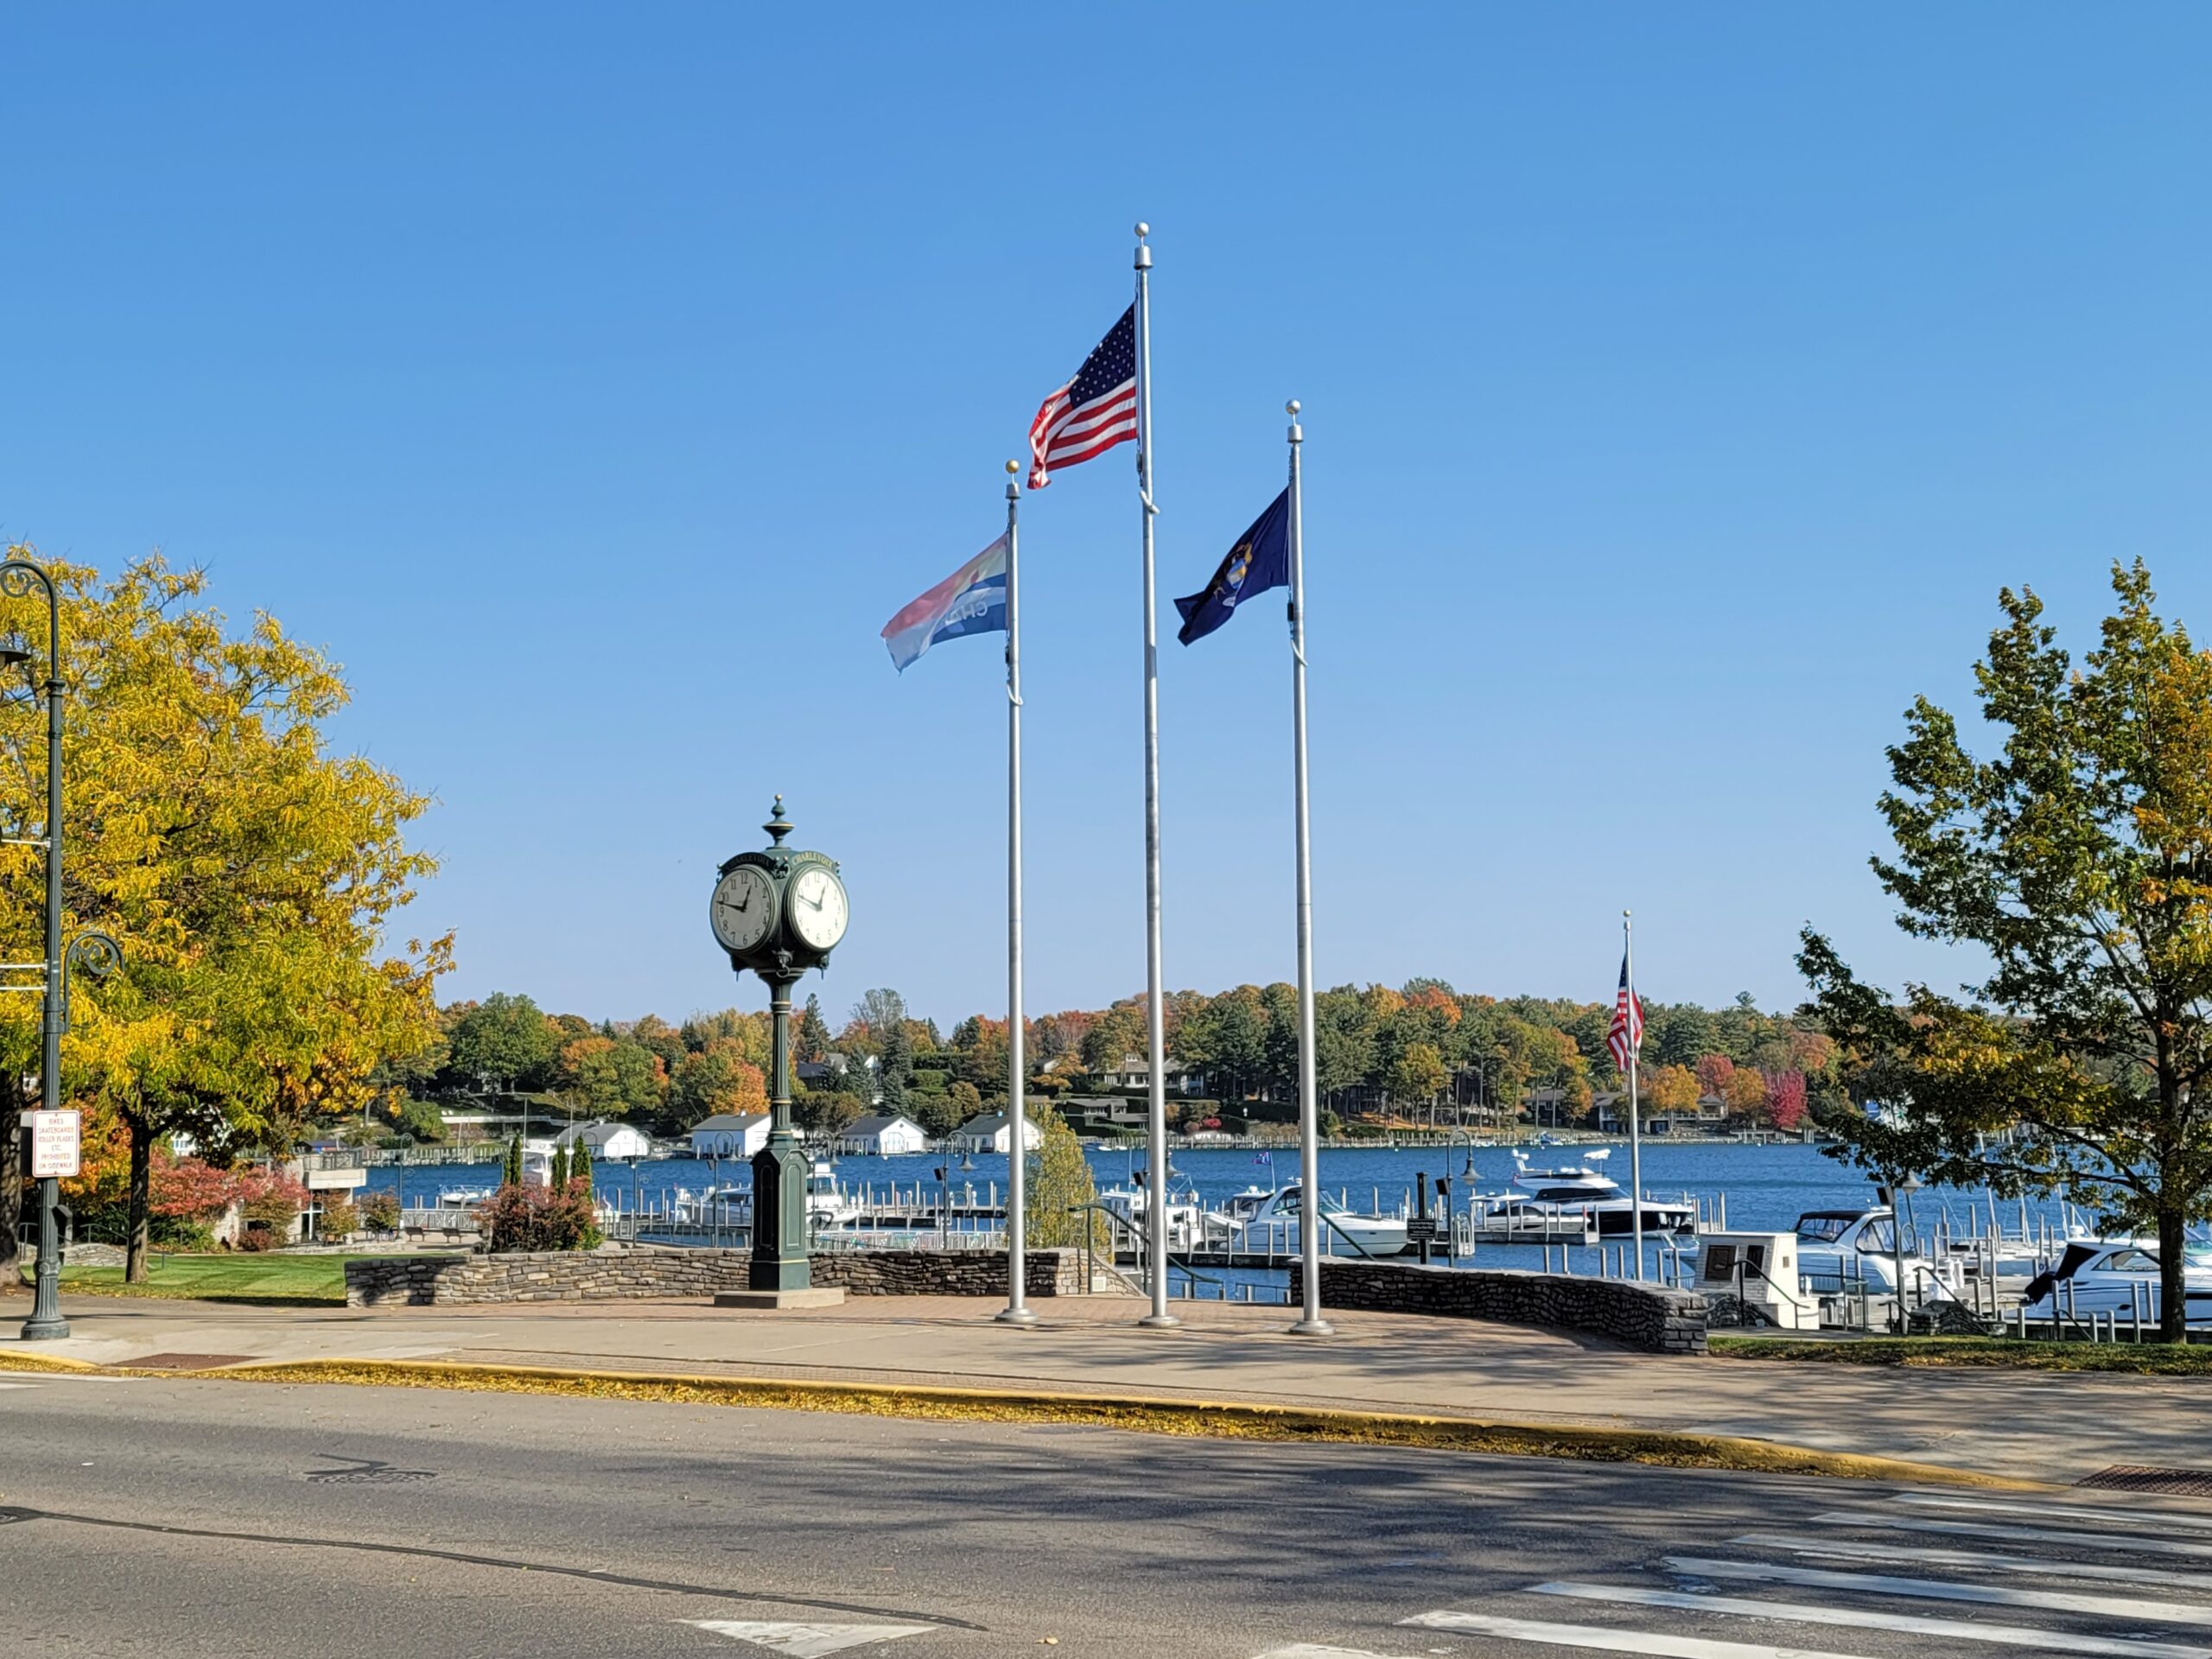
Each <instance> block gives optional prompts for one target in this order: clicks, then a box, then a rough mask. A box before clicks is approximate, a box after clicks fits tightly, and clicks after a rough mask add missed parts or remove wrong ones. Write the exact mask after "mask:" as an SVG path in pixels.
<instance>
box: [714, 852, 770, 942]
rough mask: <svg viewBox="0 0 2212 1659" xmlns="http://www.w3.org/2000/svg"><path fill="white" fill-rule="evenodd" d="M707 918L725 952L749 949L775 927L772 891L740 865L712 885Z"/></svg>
mask: <svg viewBox="0 0 2212 1659" xmlns="http://www.w3.org/2000/svg"><path fill="white" fill-rule="evenodd" d="M708 919H709V921H711V922H712V923H713V924H714V928H715V938H717V939H719V940H720V941H721V947H722V949H723V950H751V949H752V948H753V946H754V945H756V944H760V941H761V940H763V939H765V938H767V937H768V930H769V929H770V928H772V927H773V926H774V925H776V890H775V889H774V888H773V887H771V886H769V884H768V878H767V877H766V876H765V875H763V874H761V873H760V870H758V869H757V868H754V867H753V866H752V865H750V864H741V865H739V866H738V867H737V868H735V869H734V870H732V871H731V872H730V873H729V874H728V875H726V876H724V877H722V879H721V880H720V881H717V882H716V883H715V898H714V903H713V904H712V905H711V906H709V911H708Z"/></svg>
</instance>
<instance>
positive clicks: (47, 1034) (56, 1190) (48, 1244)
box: [0, 559, 123, 1342]
mask: <svg viewBox="0 0 2212 1659" xmlns="http://www.w3.org/2000/svg"><path fill="white" fill-rule="evenodd" d="M34 588H37V589H40V590H41V591H43V592H44V593H45V594H46V669H47V678H46V834H45V835H44V836H42V837H36V836H23V837H14V838H11V839H14V840H15V843H16V845H17V846H32V847H43V848H44V849H46V930H45V931H46V959H45V961H44V962H42V963H39V964H37V966H38V969H39V979H38V983H37V988H38V989H39V991H40V998H39V1003H40V1018H39V1024H40V1027H41V1036H42V1038H43V1044H42V1046H41V1058H40V1062H39V1105H40V1109H41V1110H43V1111H49V1112H58V1111H60V1109H61V1033H63V1032H64V1031H65V1030H67V1028H68V1024H69V963H71V962H77V963H80V964H81V965H82V966H83V968H84V969H85V971H86V973H88V974H91V975H92V976H93V977H94V978H95V979H99V978H104V977H105V976H107V975H108V974H109V973H111V971H113V969H115V968H116V966H117V965H118V963H120V962H121V961H122V959H123V958H122V952H121V950H119V949H118V947H117V945H116V943H115V941H114V940H113V939H111V938H108V936H107V935H106V934H105V933H86V934H85V935H83V936H82V937H80V938H78V939H77V941H76V942H75V943H74V944H71V945H70V946H69V947H68V949H67V951H65V950H63V949H62V944H61V697H62V685H61V596H60V593H59V592H58V591H57V590H56V589H55V588H54V578H53V577H51V576H49V575H47V573H46V571H45V570H44V569H41V567H40V566H38V565H35V564H33V563H31V562H30V561H29V559H10V560H8V561H6V562H5V563H0V594H6V595H7V596H8V597H9V598H10V599H22V598H24V597H26V596H27V595H28V594H30V593H31V591H32V590H33V589H34ZM30 661H31V653H30V652H29V651H28V650H26V649H23V648H22V647H19V646H14V645H10V646H6V647H0V671H3V670H6V669H11V668H21V667H25V666H27V665H28V664H29V663H30ZM24 965H26V966H28V965H29V964H24ZM14 988H16V989H20V990H29V989H30V988H31V987H30V986H28V985H25V986H18V987H14ZM60 1201H61V1184H60V1180H59V1179H58V1178H56V1177H54V1176H52V1175H48V1176H43V1177H41V1179H40V1180H39V1184H38V1281H37V1289H36V1293H35V1295H34V1297H33V1299H32V1302H31V1316H30V1318H29V1319H26V1320H24V1321H23V1331H22V1337H23V1340H24V1341H26V1342H49V1341H52V1340H54V1339H55V1338H60V1337H66V1336H67V1335H68V1334H69V1321H68V1320H67V1319H63V1318H62V1317H61V1240H60V1229H59V1227H57V1225H56V1224H55V1221H54V1211H55V1210H56V1208H57V1207H58V1206H59V1205H60Z"/></svg>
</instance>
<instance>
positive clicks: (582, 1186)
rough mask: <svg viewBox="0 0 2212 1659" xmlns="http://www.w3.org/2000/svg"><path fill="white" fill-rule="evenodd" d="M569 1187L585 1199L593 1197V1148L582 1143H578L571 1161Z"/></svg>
mask: <svg viewBox="0 0 2212 1659" xmlns="http://www.w3.org/2000/svg"><path fill="white" fill-rule="evenodd" d="M569 1185H570V1186H572V1187H574V1188H575V1190H576V1191H577V1192H578V1193H580V1194H581V1195H582V1197H583V1198H586V1199H587V1200H588V1199H589V1198H590V1197H591V1148H590V1147H588V1146H586V1145H585V1144H584V1143H583V1142H582V1141H577V1142H576V1149H575V1154H574V1155H573V1156H572V1157H570V1158H569Z"/></svg>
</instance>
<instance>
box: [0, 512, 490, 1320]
mask: <svg viewBox="0 0 2212 1659" xmlns="http://www.w3.org/2000/svg"><path fill="white" fill-rule="evenodd" d="M11 553H12V554H14V555H15V556H23V557H29V556H32V555H31V554H30V550H29V549H26V548H18V549H14V550H11ZM48 569H50V571H51V572H52V574H53V575H54V579H55V581H56V582H57V583H58V584H59V586H60V588H61V592H62V595H63V607H62V619H61V632H62V664H61V666H62V675H63V678H64V679H65V681H66V682H67V685H68V688H69V690H68V701H67V725H66V728H65V731H64V735H63V754H64V791H65V792H64V801H63V807H62V817H63V829H64V846H65V854H64V862H63V876H64V900H65V906H66V911H67V931H68V932H69V933H70V935H71V936H74V935H75V934H76V933H77V932H79V931H81V930H84V929H86V928H98V929H99V930H101V931H105V932H106V933H109V934H111V935H112V936H113V937H114V938H116V939H117V940H118V942H119V943H120V944H122V946H123V951H124V968H123V970H122V971H121V972H120V973H118V975H116V976H114V977H113V978H111V979H110V980H108V981H107V982H105V983H104V984H102V985H100V986H99V988H98V989H97V990H96V991H90V990H84V989H80V990H79V992H78V994H77V995H76V996H75V999H74V1002H75V1006H74V1007H73V1010H72V1012H73V1026H72V1029H71V1030H70V1032H69V1034H68V1036H67V1039H66V1042H65V1046H64V1050H63V1067H64V1082H65V1085H66V1087H67V1090H68V1092H69V1094H70V1095H71V1096H72V1097H73V1098H75V1099H77V1100H79V1102H80V1103H85V1104H86V1105H88V1106H90V1107H92V1109H94V1110H95V1111H101V1112H111V1113H113V1114H114V1115H115V1116H117V1117H118V1118H119V1119H120V1121H121V1122H122V1124H123V1126H124V1129H125V1131H126V1132H127V1136H128V1141H129V1146H130V1205H129V1256H128V1268H127V1271H128V1276H129V1277H130V1278H132V1279H139V1278H143V1275H144V1270H145V1246H146V1224H147V1211H148V1199H149V1173H150V1168H151V1154H152V1151H153V1147H154V1145H155V1143H156V1141H158V1140H160V1139H161V1137H162V1136H163V1135H168V1134H171V1133H174V1132H176V1131H179V1130H182V1131H187V1132H189V1133H190V1134H191V1135H193V1136H194V1138H195V1139H196V1140H197V1141H200V1144H201V1146H202V1147H205V1148H206V1149H207V1151H208V1152H209V1153H210V1154H211V1155H213V1156H215V1157H217V1158H224V1157H228V1156H235V1155H238V1154H245V1153H250V1152H254V1151H259V1150H264V1149H268V1150H282V1149H284V1148H285V1147H288V1146H289V1143H290V1142H291V1141H292V1140H293V1139H294V1138H295V1137H296V1135H297V1134H299V1133H300V1132H301V1131H302V1129H304V1128H306V1127H307V1126H308V1125H309V1124H311V1123H312V1122H315V1120H316V1119H317V1118H319V1117H322V1116H328V1115H333V1114H337V1113H343V1112H348V1111H353V1110H357V1109H359V1107H360V1105H361V1104H362V1103H364V1102H365V1100H366V1099H367V1098H368V1097H369V1096H371V1095H372V1094H373V1093H376V1092H378V1090H379V1082H378V1077H379V1073H380V1071H384V1070H385V1069H386V1068H388V1067H390V1066H391V1065H395V1064H397V1063H400V1062H403V1061H404V1060H405V1059H406V1058H409V1057H410V1056H412V1055H415V1054H418V1053H420V1052H423V1051H424V1050H425V1049H427V1048H429V1047H430V1046H432V1045H434V1044H435V1042H436V1041H437V1040H438V1037H439V1028H438V1023H437V1015H436V1009H435V1002H434V1000H433V987H434V984H435V979H436V976H437V975H438V974H440V973H442V971H444V970H445V969H446V968H447V967H448V965H449V963H450V957H451V939H450V937H448V938H442V939H437V940H434V941H431V942H430V943H429V944H423V943H421V942H419V941H410V942H408V944H406V945H405V947H404V949H394V948H393V947H392V945H391V943H390V941H389V940H388V939H387V937H386V935H387V930H388V929H390V928H391V926H393V925H394V924H395V922H396V920H397V914H398V912H399V911H400V910H401V909H402V907H403V906H405V905H406V904H407V902H408V901H409V900H410V899H411V898H412V897H413V896H414V888H415V884H416V882H417V881H418V880H421V879H422V878H423V877H424V876H426V875H428V874H430V873H431V872H432V871H433V870H434V869H435V861H433V860H431V859H430V858H429V857H428V856H427V855H424V854H423V853H420V852H417V851H414V850H412V849H410V848H409V847H408V846H407V844H406V842H405V839H404V831H405V829H406V827H407V826H408V825H409V824H410V823H412V822H413V821H414V820H415V819H416V817H420V816H421V814H422V813H423V810H424V808H425V807H426V806H427V805H428V804H429V802H428V799H427V798H426V797H423V796H422V795H419V794H416V793H414V792H412V791H410V790H408V789H407V788H406V787H405V786H404V785H402V784H401V782H400V780H399V779H397V778H396V777H394V776H393V775H392V774H391V772H387V771H385V770H384V769H383V768H382V767H380V766H375V765H374V764H372V762H370V761H368V760H365V759H363V758H361V757H360V756H358V755H347V754H341V753H333V752H332V751H331V749H330V747H329V746H328V742H327V736H326V733H325V726H326V723H327V721H329V719H330V717H331V716H332V715H334V714H335V713H336V712H337V711H338V710H339V709H340V708H342V707H343V706H344V705H345V703H346V699H347V695H348V694H347V691H346V685H345V683H344V682H343V680H342V679H341V678H340V676H339V672H338V671H337V669H336V667H335V666H334V664H332V663H331V662H330V661H329V660H328V659H327V658H325V657H324V656H323V655H322V654H321V652H317V651H315V650H314V649H313V648H311V647H308V646H306V645H302V644H301V643H299V642H298V641H296V640H295V639H291V638H290V637H289V636H288V635H287V634H286V633H285V632H284V631H283V628H282V627H281V626H279V625H278V624H277V621H276V620H275V619H273V618H271V617H270V616H268V615H266V614H257V616H256V617H255V619H254V620H253V623H252V626H251V627H250V628H248V629H246V630H245V631H244V632H243V633H233V632H232V630H231V628H230V627H229V626H228V624H227V621H226V618H225V617H224V616H223V614H222V613H220V612H219V611H217V610H216V609H214V608H213V607H212V606H211V605H210V604H208V603H207V598H206V586H207V584H206V579H205V576H204V575H203V574H202V573H201V572H199V571H196V570H177V569H172V568H170V567H169V566H168V564H167V563H165V562H163V561H162V559H160V558H158V557H154V558H148V559H144V560H141V561H139V562H137V563H133V564H131V565H130V566H128V567H126V568H125V569H124V570H122V571H121V572H120V573H119V574H118V575H115V576H114V577H113V578H112V579H111V580H107V581H102V580H101V579H100V578H99V575H98V574H97V573H96V572H94V571H92V570H89V569H82V568H79V567H73V566H66V565H63V566H49V567H48ZM45 621H46V619H45V614H44V605H43V601H42V600H41V599H39V598H36V597H31V598H25V599H16V600H10V599H7V598H5V597H4V596H0V632H6V631H13V632H15V633H16V635H17V637H18V638H20V639H23V640H24V641H26V642H28V643H29V645H30V646H31V648H32V649H33V650H34V651H35V652H38V653H39V654H40V655H41V657H42V656H43V653H44V651H45V646H46V632H45ZM35 666H37V667H39V668H41V669H42V667H43V664H42V663H41V664H35ZM45 751H46V736H45V722H44V715H43V713H42V710H41V705H40V704H39V702H37V701H35V699H33V698H32V697H30V696H28V695H24V694H20V693H19V694H18V695H15V696H4V697H0V832H4V834H5V835H7V836H28V835H32V834H35V833H41V832H42V830H41V824H42V819H43V817H44V798H43V795H42V793H41V780H42V779H43V777H44V770H45V764H46V753H45ZM43 879H44V878H43V864H42V858H41V853H40V852H39V850H38V849H35V848H31V847H20V846H4V847H0V950H4V951H6V952H7V953H9V954H7V956H6V957H5V960H8V961H11V962H23V961H29V960H33V959H34V958H35V957H36V955H37V951H38V942H39V936H40V930H41V918H42V909H41V906H42V903H43ZM36 1012H37V1011H36V1007H35V999H32V998H29V997H9V998H0V1074H7V1075H19V1074H20V1073H21V1072H22V1071H23V1070H24V1069H25V1068H26V1066H30V1065H35V1058H33V1057H34V1056H35V1051H36V1041H37V1032H36V1023H37V1020H36Z"/></svg>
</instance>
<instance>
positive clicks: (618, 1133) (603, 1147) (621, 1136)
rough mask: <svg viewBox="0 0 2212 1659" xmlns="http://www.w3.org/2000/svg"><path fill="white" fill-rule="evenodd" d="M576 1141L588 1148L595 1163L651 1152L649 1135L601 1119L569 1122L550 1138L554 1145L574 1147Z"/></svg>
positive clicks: (650, 1154)
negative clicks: (588, 1121)
mask: <svg viewBox="0 0 2212 1659" xmlns="http://www.w3.org/2000/svg"><path fill="white" fill-rule="evenodd" d="M579 1141H581V1142H582V1144H583V1145H585V1146H587V1147H590V1148H591V1155H592V1158H593V1160H594V1162H601V1161H605V1160H609V1159H613V1160H622V1159H626V1158H650V1157H652V1155H653V1143H652V1137H650V1136H649V1135H646V1134H645V1131H644V1130H642V1129H636V1128H631V1126H630V1125H629V1124H627V1123H609V1122H606V1121H605V1120H604V1119H602V1120H601V1121H600V1122H596V1123H571V1124H570V1125H569V1127H568V1128H565V1129H563V1130H562V1131H561V1133H560V1134H558V1135H555V1136H554V1137H553V1144H554V1146H555V1147H573V1146H575V1145H576V1144H577V1143H578V1142H579Z"/></svg>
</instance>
